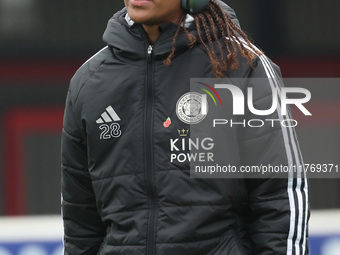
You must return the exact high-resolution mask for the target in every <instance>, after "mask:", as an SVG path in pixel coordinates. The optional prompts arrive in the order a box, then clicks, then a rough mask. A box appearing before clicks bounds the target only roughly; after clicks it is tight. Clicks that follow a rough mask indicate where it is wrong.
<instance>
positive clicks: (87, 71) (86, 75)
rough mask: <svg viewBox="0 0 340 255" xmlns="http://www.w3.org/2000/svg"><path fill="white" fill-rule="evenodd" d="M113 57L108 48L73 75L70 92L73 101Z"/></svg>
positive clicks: (95, 55)
mask: <svg viewBox="0 0 340 255" xmlns="http://www.w3.org/2000/svg"><path fill="white" fill-rule="evenodd" d="M110 56H111V49H110V48H109V47H108V46H106V47H104V48H103V49H101V50H100V51H98V52H97V53H96V54H94V55H93V56H92V57H91V58H89V59H88V60H87V61H86V62H85V63H84V64H83V65H82V66H81V67H80V68H79V69H78V70H77V71H76V73H75V74H74V75H73V77H72V79H71V82H70V86H69V92H70V94H71V95H72V98H73V100H76V99H77V97H78V95H79V93H80V91H81V90H82V89H83V87H84V86H85V85H86V83H87V82H88V81H89V80H90V79H91V77H92V76H93V75H94V74H95V73H96V72H97V70H98V69H99V68H100V67H101V66H102V65H103V64H104V63H105V62H106V60H107V59H108V57H110Z"/></svg>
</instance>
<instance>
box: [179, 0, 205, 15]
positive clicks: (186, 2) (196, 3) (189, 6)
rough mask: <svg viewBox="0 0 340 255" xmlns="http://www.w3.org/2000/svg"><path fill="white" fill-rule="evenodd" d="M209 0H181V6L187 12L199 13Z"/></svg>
mask: <svg viewBox="0 0 340 255" xmlns="http://www.w3.org/2000/svg"><path fill="white" fill-rule="evenodd" d="M209 1H210V0H182V8H183V9H184V10H185V11H186V12H188V13H192V14H195V13H199V12H201V11H203V10H204V8H205V7H206V6H207V5H208V4H209Z"/></svg>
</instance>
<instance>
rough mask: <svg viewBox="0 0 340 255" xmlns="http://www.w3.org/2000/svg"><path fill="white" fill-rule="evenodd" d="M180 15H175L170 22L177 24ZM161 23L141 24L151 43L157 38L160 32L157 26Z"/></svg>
mask: <svg viewBox="0 0 340 255" xmlns="http://www.w3.org/2000/svg"><path fill="white" fill-rule="evenodd" d="M182 15H183V14H182ZM181 17H182V16H180V17H177V18H176V19H174V20H172V21H171V22H172V23H174V24H179V22H180V21H181ZM161 25H162V24H158V25H147V24H142V26H143V28H144V30H145V32H146V34H147V35H148V38H149V41H150V43H151V44H154V43H155V42H156V40H157V38H158V37H159V36H160V34H161V32H160V31H159V27H160V26H161Z"/></svg>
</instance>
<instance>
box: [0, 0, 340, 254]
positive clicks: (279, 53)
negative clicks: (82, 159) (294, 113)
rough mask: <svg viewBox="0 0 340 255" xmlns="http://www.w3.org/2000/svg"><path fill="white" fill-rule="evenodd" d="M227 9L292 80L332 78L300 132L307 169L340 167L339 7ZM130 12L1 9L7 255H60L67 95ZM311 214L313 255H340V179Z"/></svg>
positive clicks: (59, 6) (62, 0) (14, 5)
mask: <svg viewBox="0 0 340 255" xmlns="http://www.w3.org/2000/svg"><path fill="white" fill-rule="evenodd" d="M225 2H227V3H228V4H229V5H230V6H231V7H233V8H234V10H235V11H236V13H237V15H238V18H239V20H240V23H241V26H242V28H243V30H245V31H246V32H247V33H248V34H249V35H250V37H251V38H253V40H254V42H255V44H256V45H258V46H259V47H260V48H262V49H263V50H264V51H265V53H266V54H267V55H268V56H269V57H270V58H271V59H273V60H274V62H276V63H277V64H278V65H279V66H280V67H281V71H282V74H283V76H284V77H285V78H288V77H290V78H297V77H299V78H326V79H322V80H317V81H321V82H313V81H315V79H313V80H311V85H310V87H306V88H307V89H310V91H311V92H312V100H311V102H310V103H308V107H309V109H312V110H311V112H312V113H313V111H314V112H315V113H317V114H313V117H312V118H310V119H304V118H301V119H299V118H296V119H297V120H298V121H299V126H298V128H297V132H298V136H299V140H300V146H301V149H302V152H303V156H304V160H305V162H306V163H307V162H308V163H327V164H328V163H333V164H339V163H340V160H339V158H340V157H339V156H340V114H339V112H340V102H339V100H340V84H339V82H338V81H339V80H336V79H330V78H339V76H340V61H339V57H340V34H339V31H340V23H339V21H338V18H337V17H338V10H339V9H340V2H339V1H334V0H308V1H307V0H299V1H296V0H285V1H280V0H276V1H274V0H228V1H225ZM122 7H123V0H119V1H118V0H110V1H109V0H101V1H94V0H58V1H56V0H49V1H43V0H0V99H1V100H0V255H14V254H19V255H60V254H61V236H62V225H61V221H60V133H61V128H62V117H63V110H64V102H65V96H66V92H67V88H68V85H69V81H70V79H71V77H72V75H73V74H74V72H75V71H76V70H77V68H79V67H80V65H81V64H82V63H83V62H84V61H86V60H87V59H88V58H89V57H91V56H92V55H93V54H95V53H96V52H97V51H98V50H100V49H101V48H102V47H104V46H105V44H104V43H103V41H102V39H101V38H102V34H103V32H104V30H105V28H106V23H107V21H108V19H109V18H110V17H111V16H112V15H113V13H115V12H116V11H118V10H119V9H121V8H122ZM323 83H324V84H323ZM308 107H307V108H308ZM293 110H294V109H293ZM310 206H311V209H312V217H311V225H310V233H311V238H310V246H311V254H312V255H319V254H322V255H335V254H340V213H339V211H338V210H339V209H340V179H313V180H310Z"/></svg>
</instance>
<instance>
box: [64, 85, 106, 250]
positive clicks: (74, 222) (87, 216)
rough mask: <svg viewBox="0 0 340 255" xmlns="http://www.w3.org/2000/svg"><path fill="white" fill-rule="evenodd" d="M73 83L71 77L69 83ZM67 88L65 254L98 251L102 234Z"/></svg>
mask: <svg viewBox="0 0 340 255" xmlns="http://www.w3.org/2000/svg"><path fill="white" fill-rule="evenodd" d="M70 87H72V81H71V86H70ZM74 111H75V110H74V101H73V99H72V92H71V91H69V92H68V95H67V99H66V109H65V115H64V127H63V131H62V153H61V154H62V169H61V170H62V186H61V189H62V215H63V222H64V255H77V254H82V255H94V254H97V252H98V250H99V247H100V245H101V243H102V241H103V237H104V235H105V226H104V224H103V223H102V221H101V218H100V216H99V215H98V212H97V208H96V199H95V195H94V192H93V188H92V182H91V178H90V175H89V172H88V167H87V162H88V161H87V147H86V142H85V139H84V135H82V132H81V128H80V126H81V125H80V123H79V122H80V121H78V119H80V118H79V117H77V116H76V115H75V114H74Z"/></svg>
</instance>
